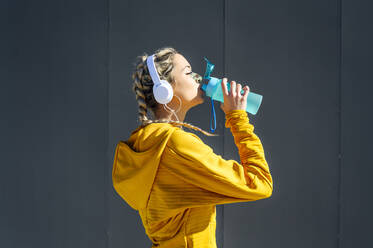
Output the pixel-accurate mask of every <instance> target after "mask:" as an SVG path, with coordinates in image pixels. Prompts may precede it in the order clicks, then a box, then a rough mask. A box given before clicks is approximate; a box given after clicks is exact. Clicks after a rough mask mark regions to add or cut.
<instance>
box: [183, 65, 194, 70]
mask: <svg viewBox="0 0 373 248" xmlns="http://www.w3.org/2000/svg"><path fill="white" fill-rule="evenodd" d="M187 67H189V68H190V69H191V70H192V67H190V65H187V66H185V67H184V68H183V69H182V71H183V70H184V69H185V68H187Z"/></svg>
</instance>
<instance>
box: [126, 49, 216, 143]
mask: <svg viewBox="0 0 373 248" xmlns="http://www.w3.org/2000/svg"><path fill="white" fill-rule="evenodd" d="M177 53H179V52H178V51H176V49H174V48H172V47H163V48H160V49H158V50H156V52H155V56H154V57H155V59H154V64H155V66H156V69H157V72H158V75H159V77H160V79H161V80H162V79H164V80H167V81H168V82H170V83H171V82H174V80H173V77H172V75H171V71H172V69H173V67H174V65H173V56H174V55H175V54H177ZM147 58H148V55H147V54H146V53H143V54H142V55H140V56H137V57H136V64H135V69H134V72H133V73H132V80H133V86H132V90H133V92H134V93H135V94H136V100H137V103H138V105H139V114H138V117H139V121H140V123H141V126H146V125H148V124H150V123H160V122H161V123H170V124H173V125H176V126H184V127H187V128H191V129H194V130H197V131H200V132H202V133H203V134H205V135H207V136H219V135H218V134H211V133H209V132H206V131H204V130H202V129H200V128H199V127H196V126H194V125H192V124H190V123H186V122H181V121H173V120H169V119H166V118H161V119H157V120H152V119H149V118H148V117H147V116H146V114H147V110H148V108H149V109H150V110H151V113H152V115H153V116H155V112H156V110H157V108H158V107H159V103H158V102H157V101H156V100H155V98H154V95H153V85H154V83H153V81H152V78H151V76H150V74H149V70H148V67H147V64H146V59H147ZM193 78H194V79H195V80H196V81H197V82H199V83H200V82H201V80H202V77H201V76H199V75H198V74H196V73H194V74H193Z"/></svg>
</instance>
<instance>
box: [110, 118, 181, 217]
mask: <svg viewBox="0 0 373 248" xmlns="http://www.w3.org/2000/svg"><path fill="white" fill-rule="evenodd" d="M177 128H178V129H180V127H177V126H173V125H172V124H170V123H151V124H149V125H147V126H145V127H141V126H140V127H138V128H136V129H135V130H134V131H133V132H132V133H131V135H130V138H129V139H128V140H127V141H122V140H121V141H119V142H118V143H117V146H116V149H115V155H114V161H113V170H112V180H113V187H114V189H115V190H116V192H117V193H118V194H119V195H120V196H121V198H123V200H125V201H126V202H127V203H128V204H129V205H130V206H131V207H132V208H133V209H135V210H139V209H143V208H145V207H146V206H147V202H148V199H149V195H150V192H151V189H152V186H153V182H154V179H155V176H156V173H157V170H158V166H159V163H160V160H161V156H162V153H163V150H164V149H165V147H166V144H167V141H168V140H169V138H170V137H171V135H172V133H173V131H174V130H175V129H177Z"/></svg>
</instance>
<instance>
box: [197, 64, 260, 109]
mask: <svg viewBox="0 0 373 248" xmlns="http://www.w3.org/2000/svg"><path fill="white" fill-rule="evenodd" d="M205 60H206V61H207V66H206V72H205V75H204V76H203V78H204V79H206V80H208V83H207V84H202V87H201V89H202V90H203V91H204V92H205V94H206V95H207V96H208V97H211V99H213V100H216V101H219V102H222V103H223V102H224V96H223V90H222V88H221V82H222V79H219V78H215V77H211V76H210V74H211V72H212V70H213V69H214V65H213V64H211V63H210V61H208V60H207V59H206V58H205ZM227 89H228V92H229V91H230V83H227ZM244 92H245V91H244V90H241V94H243V93H244ZM262 99H263V96H262V95H259V94H256V93H253V92H251V91H250V92H249V93H248V95H247V104H246V112H249V113H250V114H253V115H255V114H256V113H257V112H258V109H259V107H260V104H261V103H262Z"/></svg>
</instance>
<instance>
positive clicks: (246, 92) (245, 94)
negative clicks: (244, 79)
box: [242, 85, 250, 101]
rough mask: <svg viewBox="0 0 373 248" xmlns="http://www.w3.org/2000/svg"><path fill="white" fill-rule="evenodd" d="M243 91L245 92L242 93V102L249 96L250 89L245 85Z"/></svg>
mask: <svg viewBox="0 0 373 248" xmlns="http://www.w3.org/2000/svg"><path fill="white" fill-rule="evenodd" d="M244 90H245V92H244V93H243V95H242V97H243V98H244V100H245V101H246V99H247V96H248V95H249V92H250V87H249V86H247V85H246V86H245V87H244Z"/></svg>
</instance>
